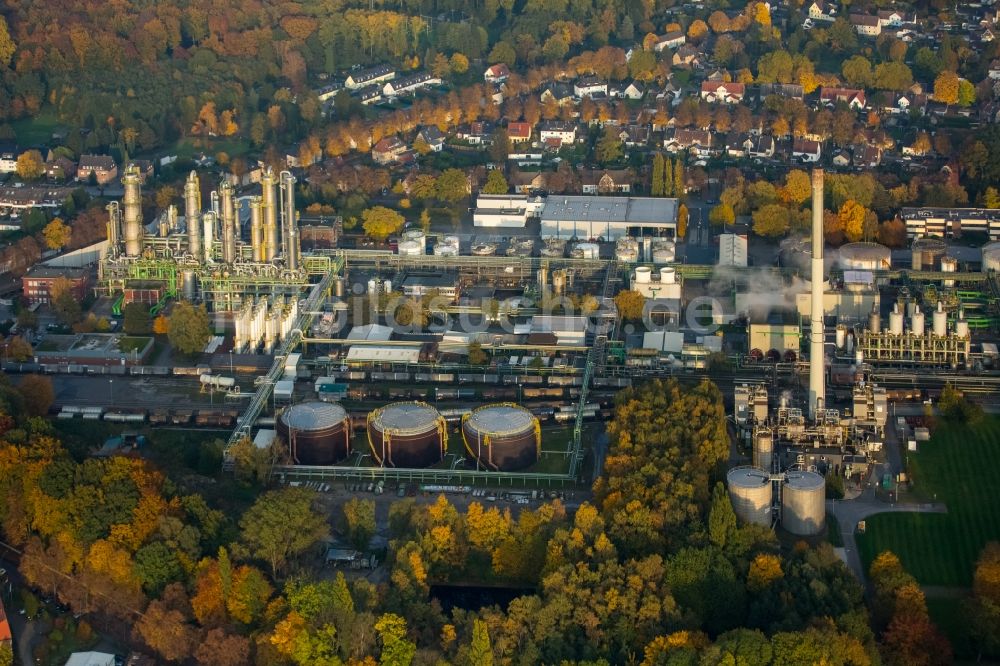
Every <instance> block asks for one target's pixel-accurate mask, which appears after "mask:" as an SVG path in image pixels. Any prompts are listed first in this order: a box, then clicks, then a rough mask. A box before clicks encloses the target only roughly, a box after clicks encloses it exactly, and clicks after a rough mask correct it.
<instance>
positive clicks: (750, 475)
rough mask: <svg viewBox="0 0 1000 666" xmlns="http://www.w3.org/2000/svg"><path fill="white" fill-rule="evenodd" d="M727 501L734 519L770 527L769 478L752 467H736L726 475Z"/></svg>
mask: <svg viewBox="0 0 1000 666" xmlns="http://www.w3.org/2000/svg"><path fill="white" fill-rule="evenodd" d="M726 485H728V486H729V500H730V501H731V502H732V503H733V511H734V512H735V513H736V517H737V518H739V519H741V520H742V521H743V522H745V523H753V524H755V525H764V526H765V527H770V526H771V477H770V475H769V474H768V473H767V472H764V471H762V470H759V469H755V468H753V467H737V468H736V469H731V470H729V473H728V474H726Z"/></svg>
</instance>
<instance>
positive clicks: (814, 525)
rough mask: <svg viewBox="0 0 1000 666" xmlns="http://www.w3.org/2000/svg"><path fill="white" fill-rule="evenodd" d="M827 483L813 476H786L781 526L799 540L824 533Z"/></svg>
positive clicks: (808, 473)
mask: <svg viewBox="0 0 1000 666" xmlns="http://www.w3.org/2000/svg"><path fill="white" fill-rule="evenodd" d="M825 522H826V479H824V478H823V476H822V475H821V474H817V473H816V472H798V471H796V472H787V473H786V474H785V482H784V483H783V484H782V486H781V526H782V527H784V528H785V529H786V530H787V531H788V532H790V533H792V534H795V535H798V536H811V535H814V534H819V533H821V532H822V531H823V526H824V524H825Z"/></svg>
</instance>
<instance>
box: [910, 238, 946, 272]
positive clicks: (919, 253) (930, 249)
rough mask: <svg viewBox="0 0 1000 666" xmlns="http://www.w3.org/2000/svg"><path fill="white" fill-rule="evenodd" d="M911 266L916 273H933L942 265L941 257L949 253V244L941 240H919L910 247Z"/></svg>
mask: <svg viewBox="0 0 1000 666" xmlns="http://www.w3.org/2000/svg"><path fill="white" fill-rule="evenodd" d="M910 249H911V250H912V259H911V260H910V265H911V266H912V267H913V270H915V271H933V270H937V268H938V267H939V266H940V265H941V257H943V256H944V253H945V252H947V251H948V244H947V243H945V242H944V241H943V240H941V239H940V238H917V239H916V240H914V241H913V245H911V246H910Z"/></svg>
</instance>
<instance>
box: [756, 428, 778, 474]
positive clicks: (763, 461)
mask: <svg viewBox="0 0 1000 666" xmlns="http://www.w3.org/2000/svg"><path fill="white" fill-rule="evenodd" d="M773 459H774V438H773V437H772V436H771V432H770V431H768V430H762V431H760V432H757V433H756V434H755V435H754V438H753V464H754V467H759V468H760V469H763V470H767V471H771V465H772V464H773Z"/></svg>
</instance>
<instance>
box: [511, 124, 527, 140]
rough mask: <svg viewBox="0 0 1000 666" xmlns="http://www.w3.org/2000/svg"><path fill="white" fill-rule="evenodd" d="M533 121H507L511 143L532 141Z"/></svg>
mask: <svg viewBox="0 0 1000 666" xmlns="http://www.w3.org/2000/svg"><path fill="white" fill-rule="evenodd" d="M531 130H532V127H531V123H507V138H508V139H509V140H510V142H511V143H522V142H524V141H531Z"/></svg>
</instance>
